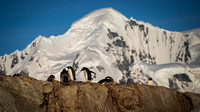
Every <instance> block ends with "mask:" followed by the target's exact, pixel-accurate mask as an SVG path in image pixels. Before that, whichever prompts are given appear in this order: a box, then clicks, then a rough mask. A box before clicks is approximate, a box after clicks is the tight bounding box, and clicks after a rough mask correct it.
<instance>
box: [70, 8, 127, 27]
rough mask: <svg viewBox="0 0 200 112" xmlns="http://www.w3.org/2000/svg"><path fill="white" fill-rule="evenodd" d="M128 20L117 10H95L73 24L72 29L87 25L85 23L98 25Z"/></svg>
mask: <svg viewBox="0 0 200 112" xmlns="http://www.w3.org/2000/svg"><path fill="white" fill-rule="evenodd" d="M114 18H115V19H127V18H126V17H125V16H124V15H123V14H121V13H120V12H118V11H117V10H114V9H113V8H102V9H98V10H95V11H93V12H90V13H88V14H87V15H85V16H84V17H82V18H81V19H79V20H77V21H76V22H74V23H73V24H72V27H74V26H76V25H79V24H85V23H90V24H91V23H96V24H98V23H99V22H105V20H110V21H111V20H113V19H114Z"/></svg>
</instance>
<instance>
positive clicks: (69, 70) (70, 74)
mask: <svg viewBox="0 0 200 112" xmlns="http://www.w3.org/2000/svg"><path fill="white" fill-rule="evenodd" d="M68 74H69V77H70V79H71V80H72V81H73V80H74V77H73V75H72V70H71V69H68Z"/></svg>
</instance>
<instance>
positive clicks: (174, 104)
mask: <svg viewBox="0 0 200 112" xmlns="http://www.w3.org/2000/svg"><path fill="white" fill-rule="evenodd" d="M0 99H1V100H0V111H1V112H41V111H42V112H80V111H81V112H133V111H134V112H146V111H148V112H161V111H162V112H169V111H170V112H189V111H192V112H196V111H199V110H200V106H199V105H200V95H199V94H194V93H181V92H177V91H175V90H172V89H168V88H166V87H160V86H148V85H134V84H126V85H122V84H116V85H115V84H114V83H106V84H98V83H85V82H70V83H69V84H68V85H60V83H59V82H58V81H54V82H53V83H51V82H47V81H41V80H36V79H33V78H30V77H27V76H22V77H9V76H5V75H0Z"/></svg>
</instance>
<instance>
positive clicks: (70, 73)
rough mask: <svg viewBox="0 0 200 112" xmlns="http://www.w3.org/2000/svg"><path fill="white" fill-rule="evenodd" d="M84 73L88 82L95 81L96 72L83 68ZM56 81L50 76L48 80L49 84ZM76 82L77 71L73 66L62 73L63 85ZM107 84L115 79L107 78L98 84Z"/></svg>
mask: <svg viewBox="0 0 200 112" xmlns="http://www.w3.org/2000/svg"><path fill="white" fill-rule="evenodd" d="M82 71H83V72H84V76H85V80H86V82H91V81H92V80H93V78H92V74H94V75H96V73H95V72H93V71H91V70H90V69H89V68H87V67H83V68H82V69H81V70H80V72H82ZM54 79H55V76H54V75H50V76H49V77H48V79H47V81H49V82H53V80H54ZM75 80H76V74H75V70H74V68H73V67H72V66H66V67H65V68H64V69H63V70H62V71H61V73H60V83H61V84H63V85H67V84H68V83H69V82H70V81H75ZM106 82H114V80H113V78H112V77H110V76H107V77H106V78H105V79H102V80H100V81H99V82H98V83H100V84H104V83H106Z"/></svg>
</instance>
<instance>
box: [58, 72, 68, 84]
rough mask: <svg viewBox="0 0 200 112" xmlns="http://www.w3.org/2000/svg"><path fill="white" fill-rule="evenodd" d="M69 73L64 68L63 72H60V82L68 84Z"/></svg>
mask: <svg viewBox="0 0 200 112" xmlns="http://www.w3.org/2000/svg"><path fill="white" fill-rule="evenodd" d="M68 77H69V74H68V71H67V70H66V69H63V70H62V72H61V73H60V82H61V83H63V84H67V83H68V82H69V78H68Z"/></svg>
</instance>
